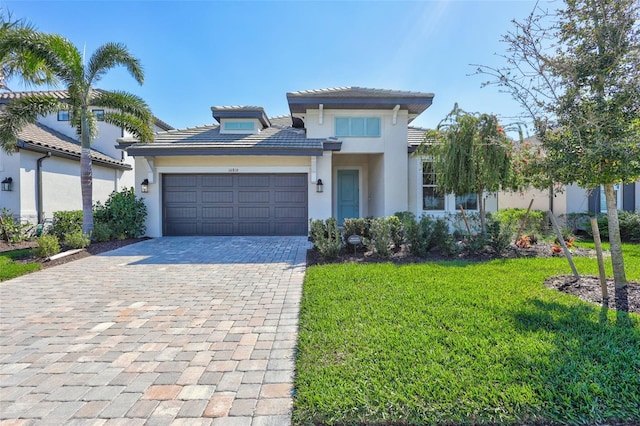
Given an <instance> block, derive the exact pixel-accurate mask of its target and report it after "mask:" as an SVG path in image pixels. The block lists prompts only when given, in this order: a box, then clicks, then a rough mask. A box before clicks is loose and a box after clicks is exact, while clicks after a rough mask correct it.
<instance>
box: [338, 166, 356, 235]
mask: <svg viewBox="0 0 640 426" xmlns="http://www.w3.org/2000/svg"><path fill="white" fill-rule="evenodd" d="M358 175H359V173H358V170H338V225H339V226H342V222H344V220H345V219H347V218H351V217H360V189H359V187H358V180H359V178H358Z"/></svg>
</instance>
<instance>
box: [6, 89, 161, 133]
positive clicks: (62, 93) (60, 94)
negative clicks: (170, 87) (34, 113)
mask: <svg viewBox="0 0 640 426" xmlns="http://www.w3.org/2000/svg"><path fill="white" fill-rule="evenodd" d="M94 91H95V92H98V93H99V92H102V91H103V90H102V89H95V90H94ZM34 94H35V95H48V96H53V97H54V98H56V99H57V100H59V101H65V100H66V99H67V98H68V94H67V91H66V90H33V91H24V92H0V104H6V103H9V102H11V101H12V100H14V99H22V98H24V97H25V96H28V95H34ZM153 119H154V122H155V125H156V126H158V127H160V128H161V129H163V130H173V126H171V125H170V124H167V123H166V122H164V121H162V120H160V119H159V118H158V117H153Z"/></svg>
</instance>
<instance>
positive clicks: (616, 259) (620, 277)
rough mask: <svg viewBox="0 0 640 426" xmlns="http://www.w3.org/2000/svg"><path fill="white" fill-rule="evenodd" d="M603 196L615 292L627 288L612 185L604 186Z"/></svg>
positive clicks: (616, 207)
mask: <svg viewBox="0 0 640 426" xmlns="http://www.w3.org/2000/svg"><path fill="white" fill-rule="evenodd" d="M604 195H605V198H606V200H607V217H608V219H609V243H610V244H611V264H612V265H613V280H614V282H615V286H616V290H618V289H623V288H625V287H626V286H627V276H626V274H625V272H624V258H623V256H622V241H621V239H620V225H619V222H618V206H617V202H616V193H615V190H614V188H613V184H612V183H608V184H606V185H604Z"/></svg>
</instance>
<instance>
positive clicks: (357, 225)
mask: <svg viewBox="0 0 640 426" xmlns="http://www.w3.org/2000/svg"><path fill="white" fill-rule="evenodd" d="M371 221H372V219H370V218H362V217H359V218H357V219H352V218H350V219H345V220H344V222H343V223H342V228H343V231H344V235H345V238H348V237H349V236H351V235H359V236H361V237H362V244H363V245H364V246H369V244H370V242H371Z"/></svg>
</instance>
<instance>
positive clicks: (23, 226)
mask: <svg viewBox="0 0 640 426" xmlns="http://www.w3.org/2000/svg"><path fill="white" fill-rule="evenodd" d="M32 230H33V225H31V224H30V223H20V221H19V220H17V219H16V217H15V216H14V215H13V213H11V211H10V210H9V209H2V211H0V239H2V240H4V241H6V242H8V243H17V242H20V241H26V240H28V239H29V236H30V234H31V231H32Z"/></svg>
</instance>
